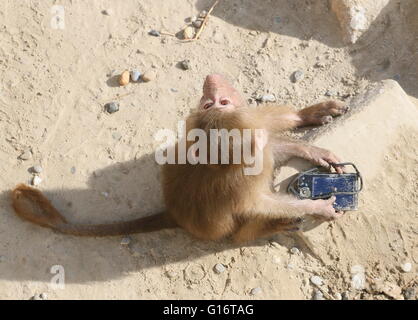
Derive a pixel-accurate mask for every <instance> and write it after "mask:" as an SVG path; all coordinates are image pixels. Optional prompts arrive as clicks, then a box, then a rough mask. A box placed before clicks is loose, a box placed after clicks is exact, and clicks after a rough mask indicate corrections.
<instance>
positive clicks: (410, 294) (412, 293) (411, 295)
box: [0, 260, 416, 300]
mask: <svg viewBox="0 0 418 320" xmlns="http://www.w3.org/2000/svg"><path fill="white" fill-rule="evenodd" d="M0 261H1V260H0ZM403 296H404V298H405V299H406V300H415V297H416V290H415V288H414V287H409V288H406V289H405V290H404V291H403Z"/></svg>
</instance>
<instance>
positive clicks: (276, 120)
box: [12, 74, 347, 242]
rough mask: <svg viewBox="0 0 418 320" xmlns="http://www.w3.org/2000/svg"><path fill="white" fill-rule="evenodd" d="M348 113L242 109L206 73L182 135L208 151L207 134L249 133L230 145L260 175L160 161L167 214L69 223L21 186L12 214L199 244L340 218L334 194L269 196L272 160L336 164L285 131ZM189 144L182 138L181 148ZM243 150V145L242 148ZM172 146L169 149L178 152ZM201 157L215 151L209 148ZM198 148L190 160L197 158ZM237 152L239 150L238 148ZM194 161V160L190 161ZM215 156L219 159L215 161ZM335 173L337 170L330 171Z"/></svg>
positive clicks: (327, 108) (229, 165)
mask: <svg viewBox="0 0 418 320" xmlns="http://www.w3.org/2000/svg"><path fill="white" fill-rule="evenodd" d="M346 111H347V108H346V107H345V106H344V105H343V104H342V103H340V102H337V101H328V102H323V103H319V104H316V105H313V106H310V107H308V108H305V109H303V110H301V111H295V110H294V109H293V108H291V107H288V106H276V105H264V106H260V107H257V108H251V107H248V106H247V104H246V102H245V101H244V99H243V98H242V97H241V95H240V94H239V93H238V91H237V90H236V89H234V88H233V87H232V86H231V85H230V84H229V83H228V82H227V81H226V80H225V79H224V78H223V77H222V76H220V75H218V74H213V75H209V76H207V77H206V80H205V82H204V85H203V96H202V98H201V100H200V103H199V106H198V107H197V108H196V109H195V110H193V112H192V113H191V114H190V116H189V117H188V118H187V120H186V130H187V133H188V132H190V131H191V130H192V129H200V130H203V131H204V132H206V133H207V134H208V135H207V136H208V137H209V140H208V144H207V146H208V147H209V148H210V146H211V145H213V144H214V143H215V140H214V139H216V142H218V141H219V136H217V137H216V138H212V139H211V138H210V131H211V129H227V130H232V129H238V130H239V132H242V131H243V130H244V129H250V131H251V136H250V137H251V139H249V140H248V139H247V140H245V139H242V141H238V142H236V141H235V140H234V141H232V142H233V143H232V144H231V145H232V147H231V145H230V147H228V148H229V149H228V152H227V153H228V154H229V153H231V154H232V148H233V147H234V146H236V145H237V143H238V144H239V147H240V148H239V150H242V149H243V148H244V146H245V144H249V145H247V146H248V147H249V150H250V153H251V155H252V156H254V159H259V160H261V161H262V169H261V171H260V172H259V173H258V174H246V171H245V169H248V167H249V165H248V163H245V162H244V161H241V163H235V162H234V163H233V162H232V161H231V160H229V161H227V162H226V163H225V162H221V163H212V162H209V163H202V162H201V163H197V164H194V163H193V164H192V163H190V160H189V158H187V161H186V162H185V163H184V164H179V163H175V164H165V165H163V166H162V189H163V194H164V200H165V207H166V209H165V211H164V212H161V213H157V214H154V215H151V216H147V217H144V218H139V219H136V220H132V221H126V222H116V223H111V224H104V225H84V224H75V223H69V222H67V221H66V219H65V218H64V217H63V216H62V215H61V214H60V213H59V212H58V211H57V210H56V209H55V208H54V207H53V206H52V204H51V203H50V202H49V200H48V199H46V198H45V197H44V196H43V194H42V193H41V192H40V191H39V190H37V189H34V188H32V187H29V186H26V185H23V184H20V185H18V186H17V187H16V188H15V189H14V190H13V191H12V203H13V208H14V210H15V212H16V214H17V215H18V216H20V217H21V218H23V219H25V220H28V221H31V222H33V223H35V224H38V225H40V226H43V227H48V228H51V229H53V230H56V231H58V232H62V233H66V234H72V235H78V236H115V235H125V234H130V233H140V232H151V231H157V230H160V229H164V228H175V227H180V228H183V229H185V230H186V231H188V232H189V233H190V234H192V235H194V236H195V237H197V238H199V239H206V240H218V239H222V238H226V237H231V238H232V239H233V240H234V241H236V242H243V241H248V240H252V239H256V238H259V237H264V236H268V235H271V234H274V233H276V232H280V231H291V230H299V228H300V226H301V222H302V221H303V218H304V217H305V216H306V215H311V216H314V217H317V218H319V219H335V218H338V217H340V216H341V215H342V214H343V213H342V212H336V211H335V210H334V208H333V202H334V201H335V197H332V198H330V199H326V200H321V199H319V200H299V199H296V198H294V197H292V196H279V195H277V194H275V193H274V192H273V191H272V188H271V183H272V174H273V169H274V164H275V161H277V160H280V161H286V160H287V159H289V158H291V157H300V158H303V159H306V160H308V161H310V162H312V163H313V164H315V165H320V166H324V167H327V168H331V165H332V164H333V163H338V162H340V160H339V159H338V158H337V157H336V156H335V155H334V154H332V153H331V152H330V151H328V150H325V149H322V148H318V147H314V146H311V145H308V144H306V143H302V142H299V141H294V140H291V139H289V138H285V137H283V135H282V134H283V132H285V131H287V130H291V129H294V128H297V127H302V126H311V125H323V124H326V123H329V122H330V121H331V120H332V117H335V116H339V115H341V114H343V113H345V112H346ZM192 143H193V141H187V147H190V146H191V145H192ZM241 147H243V148H242V149H241ZM178 149H179V148H178V144H177V145H176V146H175V150H176V151H179V150H178ZM210 150H211V151H210V152H208V154H207V155H206V156H205V157H208V158H209V157H210V155H213V154H214V151H213V150H218V151H219V150H220V149H210ZM199 152H200V150H198V151H196V152H195V154H194V157H195V158H196V157H197V158H201V156H202V154H199ZM240 152H241V151H240ZM192 158H193V157H192ZM215 159H218V160H219V158H217V157H215ZM336 170H337V172H339V173H341V172H342V170H343V169H342V168H340V167H336Z"/></svg>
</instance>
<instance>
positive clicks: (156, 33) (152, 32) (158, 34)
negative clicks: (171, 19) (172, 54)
mask: <svg viewBox="0 0 418 320" xmlns="http://www.w3.org/2000/svg"><path fill="white" fill-rule="evenodd" d="M148 34H149V35H150V36H153V37H159V36H161V33H160V32H159V31H157V30H154V29H151V30H150V31H148Z"/></svg>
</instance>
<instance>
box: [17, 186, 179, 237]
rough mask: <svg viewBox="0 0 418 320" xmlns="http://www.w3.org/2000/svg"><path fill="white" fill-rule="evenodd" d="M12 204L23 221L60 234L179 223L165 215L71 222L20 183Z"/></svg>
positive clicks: (105, 232) (132, 229)
mask: <svg viewBox="0 0 418 320" xmlns="http://www.w3.org/2000/svg"><path fill="white" fill-rule="evenodd" d="M12 205H13V209H14V210H15V212H16V214H17V215H18V216H19V217H21V218H22V219H24V220H27V221H30V222H32V223H35V224H37V225H40V226H42V227H46V228H50V229H53V230H56V231H58V232H61V233H65V234H71V235H76V236H93V237H104V236H119V235H126V234H132V233H143V232H152V231H158V230H161V229H167V228H175V227H176V224H175V223H174V222H173V221H171V220H170V219H169V217H168V215H167V214H166V213H165V212H161V213H157V214H154V215H151V216H148V217H144V218H139V219H135V220H130V221H125V222H115V223H109V224H97V225H89V224H73V223H68V222H67V220H66V219H65V218H64V217H63V216H62V215H61V214H60V213H59V212H58V210H57V209H55V208H54V206H53V205H52V204H51V202H50V201H49V200H48V199H47V198H46V197H45V196H44V195H43V194H42V193H41V192H40V191H39V190H37V189H35V188H32V187H30V186H27V185H24V184H19V185H18V186H16V188H15V189H14V190H13V191H12Z"/></svg>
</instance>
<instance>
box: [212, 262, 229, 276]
mask: <svg viewBox="0 0 418 320" xmlns="http://www.w3.org/2000/svg"><path fill="white" fill-rule="evenodd" d="M213 270H214V271H215V272H216V273H218V274H219V273H222V272H224V271H225V270H226V269H225V266H224V265H223V264H222V263H217V264H215V266H214V267H213Z"/></svg>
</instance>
